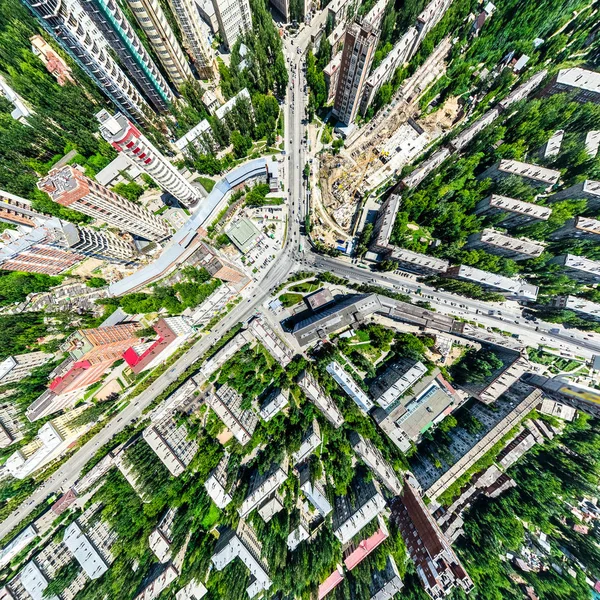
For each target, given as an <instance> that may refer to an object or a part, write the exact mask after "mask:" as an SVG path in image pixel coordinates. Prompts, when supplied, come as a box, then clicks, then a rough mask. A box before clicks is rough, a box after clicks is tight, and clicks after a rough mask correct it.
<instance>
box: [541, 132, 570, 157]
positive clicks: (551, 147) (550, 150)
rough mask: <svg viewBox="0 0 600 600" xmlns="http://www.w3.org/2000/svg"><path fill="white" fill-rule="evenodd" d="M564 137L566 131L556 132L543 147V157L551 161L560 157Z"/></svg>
mask: <svg viewBox="0 0 600 600" xmlns="http://www.w3.org/2000/svg"><path fill="white" fill-rule="evenodd" d="M564 137H565V132H564V129H559V130H558V131H555V132H554V133H553V134H552V135H551V136H550V139H549V140H548V141H547V142H546V143H545V144H544V145H543V146H542V150H541V152H540V155H541V157H542V158H546V159H549V158H554V157H555V156H558V154H559V153H560V147H561V145H562V141H563V138H564Z"/></svg>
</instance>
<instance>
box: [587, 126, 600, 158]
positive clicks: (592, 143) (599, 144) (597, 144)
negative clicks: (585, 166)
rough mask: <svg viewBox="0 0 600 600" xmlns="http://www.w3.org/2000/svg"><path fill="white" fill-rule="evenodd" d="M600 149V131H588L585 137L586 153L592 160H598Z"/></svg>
mask: <svg viewBox="0 0 600 600" xmlns="http://www.w3.org/2000/svg"><path fill="white" fill-rule="evenodd" d="M598 148H600V131H597V130H596V131H588V132H587V134H586V136H585V151H586V152H587V153H588V156H589V157H590V158H596V155H597V154H598Z"/></svg>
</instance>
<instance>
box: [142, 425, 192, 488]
mask: <svg viewBox="0 0 600 600" xmlns="http://www.w3.org/2000/svg"><path fill="white" fill-rule="evenodd" d="M143 437H144V439H145V440H146V443H147V444H148V446H150V448H152V450H154V452H155V454H156V456H158V458H159V460H160V462H161V463H162V464H163V465H165V467H167V469H169V473H171V475H173V477H179V476H180V475H181V474H182V473H183V472H184V471H185V470H186V468H187V467H188V466H189V464H190V463H191V462H192V459H193V458H194V456H195V455H196V452H197V451H198V443H197V442H196V440H195V439H193V438H192V439H191V440H188V439H187V438H188V431H187V428H186V426H185V425H180V426H177V423H176V422H175V419H174V418H173V417H172V416H171V415H167V416H166V417H163V418H162V419H161V420H160V421H157V422H156V423H153V424H152V425H149V426H148V427H146V429H144V433H143Z"/></svg>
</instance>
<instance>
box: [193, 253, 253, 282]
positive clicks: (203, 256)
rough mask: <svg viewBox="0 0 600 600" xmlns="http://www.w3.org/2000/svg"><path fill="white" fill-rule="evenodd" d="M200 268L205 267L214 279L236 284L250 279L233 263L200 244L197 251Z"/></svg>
mask: <svg viewBox="0 0 600 600" xmlns="http://www.w3.org/2000/svg"><path fill="white" fill-rule="evenodd" d="M196 258H197V259H198V266H199V267H204V268H205V269H206V270H207V271H208V272H209V273H210V274H211V276H212V277H216V278H217V279H220V280H221V281H227V282H230V283H234V284H240V283H245V282H247V281H248V278H247V277H246V275H244V273H242V271H240V270H239V269H238V268H237V267H236V266H235V265H234V264H233V263H231V262H229V261H228V260H227V259H225V258H224V257H223V256H221V255H220V254H219V252H218V251H217V250H215V249H213V248H211V247H210V246H208V245H207V244H204V243H200V244H199V247H198V250H197V251H196Z"/></svg>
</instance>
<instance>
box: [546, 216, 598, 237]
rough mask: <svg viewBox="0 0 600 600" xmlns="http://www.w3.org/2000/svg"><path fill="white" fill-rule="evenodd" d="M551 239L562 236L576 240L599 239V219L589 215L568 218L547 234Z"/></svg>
mask: <svg viewBox="0 0 600 600" xmlns="http://www.w3.org/2000/svg"><path fill="white" fill-rule="evenodd" d="M548 238H549V239H551V240H561V239H563V238H569V239H577V240H592V241H593V242H597V241H598V240H600V221H598V220H597V219H592V218H590V217H575V218H574V219H569V220H568V221H567V222H566V223H565V224H564V225H563V226H562V227H561V228H560V229H557V230H556V231H554V232H553V233H551V234H550V235H549V236H548Z"/></svg>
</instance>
